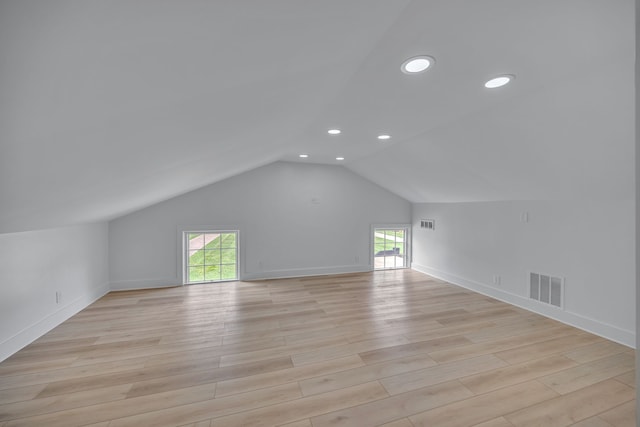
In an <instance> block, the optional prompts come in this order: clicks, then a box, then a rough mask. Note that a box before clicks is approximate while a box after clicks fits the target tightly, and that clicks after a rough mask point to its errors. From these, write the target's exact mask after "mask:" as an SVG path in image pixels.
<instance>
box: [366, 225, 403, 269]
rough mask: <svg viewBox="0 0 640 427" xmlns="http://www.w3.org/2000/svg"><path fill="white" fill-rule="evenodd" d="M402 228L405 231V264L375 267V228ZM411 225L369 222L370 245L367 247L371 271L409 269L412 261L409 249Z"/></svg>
mask: <svg viewBox="0 0 640 427" xmlns="http://www.w3.org/2000/svg"><path fill="white" fill-rule="evenodd" d="M380 229H383V230H404V232H405V237H404V239H405V242H404V243H405V265H404V266H403V267H394V268H376V257H375V247H376V239H375V232H376V230H380ZM411 231H412V225H411V224H371V230H370V232H369V239H370V247H369V256H370V263H371V269H372V270H373V271H386V270H402V269H411V264H412V261H413V254H412V251H411V243H412V233H411Z"/></svg>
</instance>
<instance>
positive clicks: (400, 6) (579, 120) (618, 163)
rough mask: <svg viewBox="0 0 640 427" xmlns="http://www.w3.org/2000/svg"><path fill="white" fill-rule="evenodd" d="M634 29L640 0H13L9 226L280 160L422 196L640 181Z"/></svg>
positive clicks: (147, 196)
mask: <svg viewBox="0 0 640 427" xmlns="http://www.w3.org/2000/svg"><path fill="white" fill-rule="evenodd" d="M634 42H635V28H634V2H633V1H632V0H613V1H612V0H564V1H557V0H481V1H478V0H414V1H410V0H393V1H389V0H323V1H311V0H309V1H306V0H302V1H301V0H270V1H264V0H212V1H204V0H198V1H196V0H185V1H164V0H136V1H129V0H109V1H107V0H104V1H100V0H95V1H76V0H55V1H49V0H41V1H37V0H36V1H23V0H4V1H2V2H0V232H10V231H19V230H28V229H35V228H45V227H53V226H61V225H69V224H75V223H80V222H89V221H98V220H108V219H111V218H114V217H117V216H120V215H123V214H125V213H128V212H131V211H133V210H136V209H139V208H142V207H145V206H148V205H151V204H153V203H156V202H159V201H161V200H165V199H168V198H170V197H173V196H175V195H178V194H181V193H184V192H187V191H190V190H193V189H196V188H199V187H202V186H204V185H207V184H210V183H213V182H217V181H219V180H221V179H224V178H226V177H229V176H232V175H235V174H238V173H242V172H244V171H247V170H250V169H253V168H255V167H258V166H261V165H264V164H267V163H270V162H273V161H277V160H290V161H304V162H314V163H327V164H336V163H340V164H343V165H344V166H345V167H347V168H349V169H351V170H353V171H354V172H356V173H358V174H360V175H362V176H364V177H366V178H368V179H370V180H371V181H373V182H376V183H377V184H379V185H381V186H383V187H385V188H387V189H389V190H391V191H393V192H395V193H397V194H399V195H401V196H403V197H404V198H406V199H407V200H410V201H412V202H431V201H433V202H439V201H451V202H455V201H484V200H516V199H517V200H524V199H556V198H563V199H564V198H584V197H590V198H592V197H599V198H610V197H614V198H628V197H633V174H634V163H633V152H634V148H633V145H634V142H633V139H634V114H635V110H634V83H633V78H634V77H633V76H634V49H635V45H634ZM419 54H427V55H431V56H433V57H434V58H435V60H436V62H435V65H434V66H432V67H431V68H429V70H427V72H425V73H422V74H418V75H406V74H403V73H402V72H401V71H400V65H401V63H402V62H403V61H404V60H405V59H407V58H409V57H411V56H414V55H419ZM505 73H506V74H514V75H515V76H516V78H515V80H514V81H513V82H512V83H510V84H509V85H507V86H504V87H502V88H499V89H493V90H489V89H486V88H485V87H484V86H483V84H484V82H485V81H486V80H488V79H489V78H491V77H493V76H496V75H499V74H505ZM330 128H339V129H341V130H342V133H341V134H340V135H337V136H331V135H328V134H327V130H328V129H330ZM380 133H387V134H389V135H391V139H390V140H388V141H382V142H381V141H379V140H377V139H376V135H378V134H380ZM301 153H305V154H308V155H309V157H308V158H307V159H300V158H299V157H298V155H299V154H301ZM337 156H342V157H344V158H345V160H343V161H338V160H336V157H337Z"/></svg>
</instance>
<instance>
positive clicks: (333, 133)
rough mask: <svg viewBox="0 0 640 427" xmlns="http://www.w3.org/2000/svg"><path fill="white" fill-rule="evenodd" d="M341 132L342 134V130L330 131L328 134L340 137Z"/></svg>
mask: <svg viewBox="0 0 640 427" xmlns="http://www.w3.org/2000/svg"><path fill="white" fill-rule="evenodd" d="M340 132H341V131H340V129H329V130H328V131H327V133H328V134H329V135H338V134H340Z"/></svg>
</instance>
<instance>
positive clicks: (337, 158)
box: [336, 157, 344, 160]
mask: <svg viewBox="0 0 640 427" xmlns="http://www.w3.org/2000/svg"><path fill="white" fill-rule="evenodd" d="M336 160H344V157H336Z"/></svg>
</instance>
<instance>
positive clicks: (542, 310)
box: [411, 263, 636, 348]
mask: <svg viewBox="0 0 640 427" xmlns="http://www.w3.org/2000/svg"><path fill="white" fill-rule="evenodd" d="M411 268H412V269H413V270H416V271H419V272H420V273H424V274H427V275H429V276H432V277H435V278H436V279H440V280H444V281H445V282H448V283H451V284H453V285H456V286H460V287H463V288H465V289H469V290H471V291H474V292H477V293H479V294H482V295H486V296H488V297H491V298H495V299H497V300H499V301H502V302H506V303H508V304H511V305H514V306H516V307H520V308H522V309H525V310H528V311H531V312H532V313H536V314H539V315H541V316H545V317H549V318H551V319H554V320H557V321H559V322H562V323H566V324H568V325H571V326H574V327H576V328H578V329H582V330H584V331H587V332H590V333H592V334H595V335H598V336H601V337H603V338H606V339H608V340H611V341H615V342H618V343H620V344H623V345H626V346H628V347H631V348H635V342H636V334H635V332H634V331H628V330H625V329H622V328H618V327H616V326H613V325H608V324H606V323H603V322H600V321H598V320H595V319H591V318H588V317H584V316H581V315H579V314H576V313H571V312H568V311H563V310H559V309H556V308H554V307H549V308H547V307H543V306H542V305H536V304H534V302H532V301H529V300H528V299H527V298H524V297H522V296H520V295H515V294H512V293H510V292H505V291H502V290H499V289H496V288H494V287H491V286H488V285H485V284H483V283H480V282H476V281H473V280H469V279H465V278H462V277H459V276H456V275H454V274H451V273H448V272H443V271H439V270H436V269H434V268H431V267H428V266H425V265H420V264H415V263H414V264H413V265H412V266H411Z"/></svg>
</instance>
